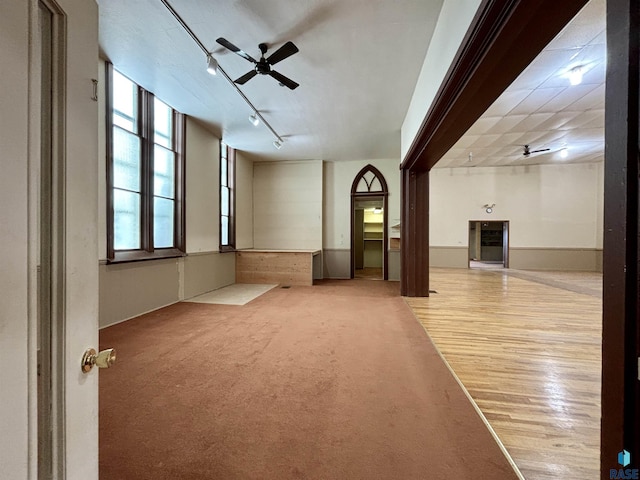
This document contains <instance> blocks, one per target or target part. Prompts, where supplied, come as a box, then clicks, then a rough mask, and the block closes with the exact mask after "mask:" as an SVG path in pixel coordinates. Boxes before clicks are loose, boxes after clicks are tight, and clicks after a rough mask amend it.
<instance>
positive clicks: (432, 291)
mask: <svg viewBox="0 0 640 480" xmlns="http://www.w3.org/2000/svg"><path fill="white" fill-rule="evenodd" d="M429 293H438V292H436V291H435V290H429Z"/></svg>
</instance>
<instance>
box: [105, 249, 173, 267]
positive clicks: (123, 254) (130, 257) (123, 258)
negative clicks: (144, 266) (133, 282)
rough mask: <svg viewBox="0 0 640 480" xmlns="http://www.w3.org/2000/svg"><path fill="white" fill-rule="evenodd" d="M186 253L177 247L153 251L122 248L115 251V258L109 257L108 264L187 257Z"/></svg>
mask: <svg viewBox="0 0 640 480" xmlns="http://www.w3.org/2000/svg"><path fill="white" fill-rule="evenodd" d="M185 256H186V253H184V252H182V251H180V250H178V249H177V248H164V249H160V250H155V251H153V252H146V251H143V250H121V251H117V252H114V255H113V258H109V259H107V264H108V265H110V264H114V263H127V262H144V261H147V260H161V259H166V258H179V257H185Z"/></svg>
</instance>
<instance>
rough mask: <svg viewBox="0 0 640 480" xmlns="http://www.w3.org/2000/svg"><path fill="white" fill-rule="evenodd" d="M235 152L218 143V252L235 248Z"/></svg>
mask: <svg viewBox="0 0 640 480" xmlns="http://www.w3.org/2000/svg"><path fill="white" fill-rule="evenodd" d="M235 158H236V152H235V150H234V149H233V148H231V147H229V146H228V145H227V144H225V143H224V142H220V250H221V251H224V250H233V249H235V246H236V226H235V204H236V197H235V188H234V185H235V179H236V167H235V163H236V162H235Z"/></svg>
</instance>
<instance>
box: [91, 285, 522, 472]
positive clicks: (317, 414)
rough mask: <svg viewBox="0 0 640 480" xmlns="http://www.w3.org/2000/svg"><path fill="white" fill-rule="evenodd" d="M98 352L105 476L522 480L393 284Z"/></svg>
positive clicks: (322, 290) (242, 311) (293, 301)
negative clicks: (103, 356)
mask: <svg viewBox="0 0 640 480" xmlns="http://www.w3.org/2000/svg"><path fill="white" fill-rule="evenodd" d="M100 343H101V348H107V347H114V348H116V349H117V351H118V360H117V364H116V365H115V366H114V367H113V368H112V369H110V370H102V371H101V372H100V478H101V479H114V480H123V479H126V480H128V479H154V480H162V479H172V480H174V479H225V480H227V479H278V480H279V479H368V480H370V479H403V480H404V479H441V478H442V479H445V478H452V479H454V478H455V479H490V480H494V479H495V480H497V479H500V480H502V479H512V478H517V477H516V475H515V473H514V472H513V470H512V468H511V466H510V465H509V463H508V462H507V460H506V458H505V457H504V455H503V454H502V452H501V451H500V449H499V448H498V446H497V444H496V443H495V441H494V439H493V438H492V437H491V435H490V433H489V432H488V430H487V428H486V427H485V425H484V424H483V422H482V421H481V419H480V418H479V416H478V415H477V413H476V411H475V410H474V409H473V407H472V405H471V404H470V402H469V401H468V399H467V397H466V396H465V395H464V393H463V392H462V390H461V389H460V387H459V386H458V384H457V383H456V381H455V380H454V378H453V377H452V376H451V374H450V372H449V371H448V369H447V368H446V366H445V365H444V363H443V362H442V360H441V359H440V357H439V356H438V354H437V353H436V351H435V349H434V347H433V345H432V343H431V342H430V340H429V339H428V337H427V336H426V334H425V332H424V330H423V329H422V327H421V326H420V325H419V324H418V322H417V321H416V320H415V319H414V317H413V315H412V313H411V310H410V309H409V308H408V307H407V305H406V304H405V302H404V300H403V299H402V298H401V297H400V296H399V286H398V283H395V282H376V281H367V280H342V281H323V282H320V283H319V284H318V285H315V286H313V287H291V288H290V289H282V288H275V289H273V290H271V291H269V292H267V293H266V294H264V295H262V296H261V297H259V298H258V299H256V300H254V301H252V302H250V303H248V304H247V305H244V306H229V305H209V304H196V303H180V304H176V305H173V306H170V307H166V308H163V309H161V310H158V311H156V312H153V313H150V314H147V315H143V316H141V317H139V318H136V319H134V320H130V321H128V322H124V323H121V324H118V325H115V326H112V327H109V328H106V329H104V330H102V331H101V333H100Z"/></svg>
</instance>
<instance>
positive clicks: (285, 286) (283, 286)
mask: <svg viewBox="0 0 640 480" xmlns="http://www.w3.org/2000/svg"><path fill="white" fill-rule="evenodd" d="M280 288H291V285H282V286H281V287H280Z"/></svg>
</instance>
